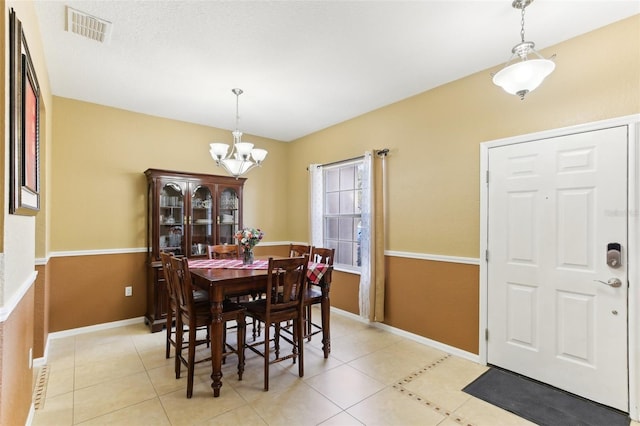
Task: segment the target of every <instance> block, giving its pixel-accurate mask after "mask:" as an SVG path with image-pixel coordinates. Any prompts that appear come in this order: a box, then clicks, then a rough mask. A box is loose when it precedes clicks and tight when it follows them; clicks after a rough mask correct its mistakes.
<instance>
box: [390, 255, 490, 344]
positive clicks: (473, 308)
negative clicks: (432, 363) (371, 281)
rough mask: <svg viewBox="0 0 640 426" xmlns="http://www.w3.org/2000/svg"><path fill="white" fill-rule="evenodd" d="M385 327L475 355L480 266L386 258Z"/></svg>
mask: <svg viewBox="0 0 640 426" xmlns="http://www.w3.org/2000/svg"><path fill="white" fill-rule="evenodd" d="M386 260H387V262H386V268H387V273H386V275H387V285H386V294H385V321H384V322H385V323H386V324H388V325H390V326H392V327H396V328H399V329H402V330H406V331H408V332H410V333H414V334H417V335H420V336H423V337H427V338H429V339H432V340H436V341H438V342H441V343H444V344H447V345H450V346H453V347H456V348H459V349H462V350H465V351H468V352H471V353H474V354H477V353H478V352H479V345H478V330H479V329H478V327H479V307H480V299H479V281H478V274H479V267H478V266H476V265H467V264H460V263H450V262H435V261H428V260H419V259H407V258H401V257H387V259H386Z"/></svg>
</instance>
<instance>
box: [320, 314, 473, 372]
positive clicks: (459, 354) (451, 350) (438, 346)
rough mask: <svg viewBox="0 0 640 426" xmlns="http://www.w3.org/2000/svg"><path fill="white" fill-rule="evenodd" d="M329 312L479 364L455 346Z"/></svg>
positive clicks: (353, 316) (362, 319)
mask: <svg viewBox="0 0 640 426" xmlns="http://www.w3.org/2000/svg"><path fill="white" fill-rule="evenodd" d="M331 312H333V313H335V314H338V315H342V316H345V317H348V318H350V319H353V320H356V321H360V322H362V323H364V324H369V325H371V326H373V327H377V328H379V329H381V330H385V331H388V332H389V333H392V334H395V335H397V336H402V337H405V338H407V339H410V340H413V341H414V342H417V343H421V344H423V345H426V346H429V347H432V348H434V349H438V350H441V351H443V352H446V353H448V354H451V355H455V356H457V357H460V358H464V359H466V360H469V361H472V362H475V363H477V364H480V363H481V362H480V356H479V355H477V354H474V353H471V352H467V351H463V350H462V349H459V348H456V347H455V346H449V345H447V344H444V343H441V342H438V341H436V340H432V339H428V338H426V337H423V336H419V335H417V334H414V333H409V332H408V331H405V330H401V329H399V328H395V327H391V326H390V325H387V324H383V323H381V322H370V321H368V320H366V319H364V318H362V317H361V316H359V315H356V314H352V313H351V312H347V311H343V310H342V309H338V308H334V307H332V308H331Z"/></svg>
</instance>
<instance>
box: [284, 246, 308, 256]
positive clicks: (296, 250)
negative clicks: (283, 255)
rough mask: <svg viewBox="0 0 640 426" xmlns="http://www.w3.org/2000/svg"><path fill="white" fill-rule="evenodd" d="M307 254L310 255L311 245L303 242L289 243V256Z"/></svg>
mask: <svg viewBox="0 0 640 426" xmlns="http://www.w3.org/2000/svg"><path fill="white" fill-rule="evenodd" d="M305 254H308V255H309V257H311V246H309V245H305V244H289V257H298V256H304V255H305Z"/></svg>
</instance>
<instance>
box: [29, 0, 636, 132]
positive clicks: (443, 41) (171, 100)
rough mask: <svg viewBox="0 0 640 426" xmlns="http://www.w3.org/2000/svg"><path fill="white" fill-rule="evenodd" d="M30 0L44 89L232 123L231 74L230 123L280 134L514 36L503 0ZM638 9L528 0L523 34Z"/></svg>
mask: <svg viewBox="0 0 640 426" xmlns="http://www.w3.org/2000/svg"><path fill="white" fill-rule="evenodd" d="M67 5H68V6H70V7H72V8H75V9H78V10H80V11H83V12H86V13H89V14H91V15H94V16H96V17H99V18H102V19H105V20H107V21H110V22H112V23H113V34H112V37H111V41H110V42H109V43H108V44H100V43H98V42H96V41H92V40H89V39H85V38H82V37H80V36H78V35H75V34H72V33H69V32H66V31H65V16H66V15H65V14H66V11H65V7H66V6H67ZM35 7H36V12H37V15H38V18H39V21H40V31H41V33H42V39H43V40H44V50H45V55H46V61H47V66H48V70H49V78H50V84H51V89H52V91H53V94H54V95H56V96H61V97H66V98H72V99H78V100H82V101H87V102H93V103H97V104H102V105H107V106H113V107H117V108H122V109H126V110H130V111H136V112H141V113H145V114H150V115H155V116H160V117H167V118H172V119H177V120H182V121H187V122H192V123H199V124H203V125H208V126H214V127H219V128H224V129H233V128H234V126H235V124H234V120H235V96H234V95H233V94H232V93H231V89H232V88H234V87H239V88H242V89H243V90H244V92H245V93H244V94H243V95H242V96H240V116H241V121H240V126H239V127H240V129H241V130H242V131H244V132H245V133H249V134H253V135H259V136H264V137H269V138H274V139H278V140H282V141H291V140H293V139H296V138H299V137H301V136H304V135H307V134H309V133H312V132H315V131H317V130H320V129H323V128H326V127H328V126H331V125H333V124H336V123H339V122H342V121H344V120H347V119H349V118H352V117H355V116H358V115H360V114H363V113H366V112H368V111H371V110H374V109H376V108H379V107H382V106H384V105H388V104H390V103H393V102H396V101H399V100H402V99H405V98H408V97H410V96H413V95H416V94H418V93H421V92H424V91H426V90H429V89H431V88H433V87H436V86H439V85H442V84H444V83H447V82H450V81H453V80H456V79H459V78H461V77H464V76H466V75H469V74H472V73H475V72H478V71H482V70H486V69H487V68H490V67H493V66H496V65H499V64H501V63H504V62H506V61H507V59H508V58H509V56H510V54H511V48H512V47H513V46H514V45H515V44H517V43H518V42H519V41H520V11H519V10H516V9H514V8H512V7H511V0H493V1H481V0H469V1H462V0H448V1H328V0H324V1H304V0H299V1H195V0H172V1H159V0H158V1H134V0H125V1H115V0H102V1H88V0H68V1H59V0H36V1H35ZM637 13H640V2H639V1H637V0H619V1H612V0H608V1H603V0H600V1H591V0H578V1H564V0H537V1H535V2H534V3H533V4H532V5H531V6H529V7H528V8H527V9H526V23H525V30H526V39H527V40H531V41H534V42H535V43H536V48H538V49H543V48H545V47H547V46H550V45H553V44H556V43H558V42H560V41H563V40H566V39H569V38H572V37H574V36H577V35H579V34H583V33H585V32H588V31H591V30H593V29H596V28H599V27H602V26H604V25H607V24H609V23H612V22H615V21H618V20H620V19H623V18H625V17H628V16H631V15H634V14H637ZM635 46H637V44H636V45H635ZM584 54H585V55H588V54H589V52H588V51H585V52H584ZM487 80H488V81H490V76H489V74H487ZM496 90H501V89H499V88H498V87H496ZM534 95H535V93H533V94H532V95H531V96H534ZM505 96H506V95H505ZM229 139H230V140H231V136H229Z"/></svg>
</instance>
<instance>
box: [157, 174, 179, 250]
mask: <svg viewBox="0 0 640 426" xmlns="http://www.w3.org/2000/svg"><path fill="white" fill-rule="evenodd" d="M158 219H159V221H160V226H159V228H160V232H159V237H160V241H159V247H160V250H161V251H166V252H171V253H174V254H184V253H185V247H184V244H185V242H184V229H183V227H182V224H183V223H184V222H185V221H184V192H183V189H182V187H181V186H180V185H179V184H177V183H173V182H170V183H166V184H165V185H164V186H163V187H162V189H161V190H160V214H159V216H158Z"/></svg>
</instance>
